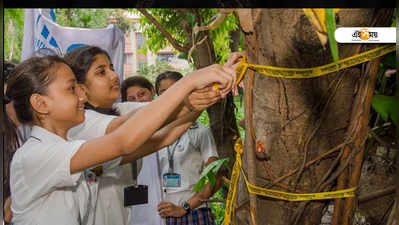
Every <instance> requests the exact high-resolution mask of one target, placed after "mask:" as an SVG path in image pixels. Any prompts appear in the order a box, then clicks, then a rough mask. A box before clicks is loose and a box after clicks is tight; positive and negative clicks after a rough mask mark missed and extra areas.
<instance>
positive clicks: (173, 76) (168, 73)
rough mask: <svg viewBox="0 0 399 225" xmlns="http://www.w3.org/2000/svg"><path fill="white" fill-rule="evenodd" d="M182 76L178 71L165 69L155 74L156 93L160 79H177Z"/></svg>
mask: <svg viewBox="0 0 399 225" xmlns="http://www.w3.org/2000/svg"><path fill="white" fill-rule="evenodd" d="M182 77H183V75H182V74H181V73H179V72H176V71H166V72H163V73H161V74H159V75H158V76H157V79H156V80H155V91H156V92H157V94H158V91H159V83H161V81H162V80H164V79H173V80H175V81H178V80H180V79H181V78H182Z"/></svg>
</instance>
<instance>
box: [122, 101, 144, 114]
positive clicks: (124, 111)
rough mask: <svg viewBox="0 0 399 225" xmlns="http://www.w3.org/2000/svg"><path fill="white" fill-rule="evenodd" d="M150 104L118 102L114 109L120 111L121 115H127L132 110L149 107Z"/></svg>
mask: <svg viewBox="0 0 399 225" xmlns="http://www.w3.org/2000/svg"><path fill="white" fill-rule="evenodd" d="M148 104H149V102H118V103H115V104H114V107H115V108H117V109H118V111H119V112H120V113H121V115H125V114H127V113H129V112H130V111H132V110H135V109H138V108H140V107H143V106H146V105H148Z"/></svg>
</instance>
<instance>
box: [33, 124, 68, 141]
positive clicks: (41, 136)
mask: <svg viewBox="0 0 399 225" xmlns="http://www.w3.org/2000/svg"><path fill="white" fill-rule="evenodd" d="M30 136H31V137H33V138H34V139H37V140H39V141H44V142H49V141H50V142H66V140H65V139H63V138H62V137H60V136H58V135H57V134H54V133H52V132H50V131H48V130H47V129H45V128H43V127H39V126H36V125H35V126H33V127H32V132H31V135H30Z"/></svg>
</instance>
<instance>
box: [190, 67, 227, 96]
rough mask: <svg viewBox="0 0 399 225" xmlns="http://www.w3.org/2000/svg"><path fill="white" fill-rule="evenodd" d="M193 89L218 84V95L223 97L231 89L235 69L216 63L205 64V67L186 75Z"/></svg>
mask: <svg viewBox="0 0 399 225" xmlns="http://www.w3.org/2000/svg"><path fill="white" fill-rule="evenodd" d="M186 77H187V78H188V79H190V82H191V84H192V85H193V87H194V89H202V88H205V87H207V86H210V85H213V84H214V83H216V84H218V86H219V91H220V95H221V97H222V98H224V97H225V96H226V95H227V94H228V93H229V92H230V90H231V88H232V85H233V82H234V77H235V71H233V69H231V68H229V67H225V68H224V67H223V66H221V65H218V64H214V65H211V66H207V67H205V68H202V69H199V70H196V71H193V72H191V73H190V74H189V75H188V76H186Z"/></svg>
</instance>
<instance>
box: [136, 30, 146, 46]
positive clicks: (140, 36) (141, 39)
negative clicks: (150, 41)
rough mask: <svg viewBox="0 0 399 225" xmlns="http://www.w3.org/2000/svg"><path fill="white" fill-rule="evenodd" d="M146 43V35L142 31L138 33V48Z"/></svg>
mask: <svg viewBox="0 0 399 225" xmlns="http://www.w3.org/2000/svg"><path fill="white" fill-rule="evenodd" d="M144 45H145V37H144V35H143V34H142V33H137V49H141V48H142V47H143V46H144Z"/></svg>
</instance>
